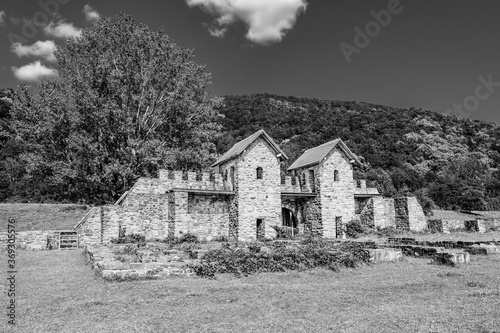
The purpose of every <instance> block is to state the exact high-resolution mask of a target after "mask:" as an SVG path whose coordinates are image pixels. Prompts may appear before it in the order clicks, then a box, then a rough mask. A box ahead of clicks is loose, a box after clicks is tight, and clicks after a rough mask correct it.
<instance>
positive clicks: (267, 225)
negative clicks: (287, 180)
mask: <svg viewBox="0 0 500 333" xmlns="http://www.w3.org/2000/svg"><path fill="white" fill-rule="evenodd" d="M237 162H238V165H237V168H235V169H236V171H235V177H236V178H237V182H236V183H237V186H238V188H237V193H238V194H237V195H238V198H237V200H238V224H239V225H238V240H240V241H243V240H252V239H256V237H257V219H262V220H263V223H264V235H265V236H266V237H275V235H276V233H275V230H274V229H273V228H272V226H273V225H276V226H279V225H281V193H280V190H279V189H280V188H281V175H280V166H279V161H278V158H277V157H276V156H275V154H274V150H273V149H272V148H271V147H270V146H269V145H268V143H267V142H266V141H265V140H264V139H262V138H258V139H257V140H255V141H254V142H253V143H252V144H251V145H250V146H249V147H248V148H247V150H246V151H245V152H243V153H242V154H241V155H240V157H239V158H238V161H237ZM257 167H261V168H262V169H263V177H262V179H257V175H256V170H257Z"/></svg>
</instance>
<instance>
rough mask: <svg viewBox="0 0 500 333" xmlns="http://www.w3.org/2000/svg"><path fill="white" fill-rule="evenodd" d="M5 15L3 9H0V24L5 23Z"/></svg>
mask: <svg viewBox="0 0 500 333" xmlns="http://www.w3.org/2000/svg"><path fill="white" fill-rule="evenodd" d="M5 16H7V15H6V14H5V10H0V24H3V23H5Z"/></svg>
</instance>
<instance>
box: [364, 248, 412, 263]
mask: <svg viewBox="0 0 500 333" xmlns="http://www.w3.org/2000/svg"><path fill="white" fill-rule="evenodd" d="M366 250H367V251H368V252H369V253H370V261H371V262H374V263H379V262H395V261H400V260H402V259H403V252H402V251H401V250H396V249H366Z"/></svg>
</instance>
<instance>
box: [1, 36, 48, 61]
mask: <svg viewBox="0 0 500 333" xmlns="http://www.w3.org/2000/svg"><path fill="white" fill-rule="evenodd" d="M10 50H11V51H12V52H14V53H15V54H16V55H17V56H18V57H25V56H27V57H30V56H31V57H41V58H43V59H45V60H48V61H51V62H55V61H56V57H55V56H54V51H55V50H56V44H55V43H54V42H53V41H51V40H46V41H41V40H39V41H38V42H36V43H35V44H33V45H22V44H21V43H14V44H12V46H11V47H10Z"/></svg>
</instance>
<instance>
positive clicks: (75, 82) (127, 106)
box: [12, 14, 220, 203]
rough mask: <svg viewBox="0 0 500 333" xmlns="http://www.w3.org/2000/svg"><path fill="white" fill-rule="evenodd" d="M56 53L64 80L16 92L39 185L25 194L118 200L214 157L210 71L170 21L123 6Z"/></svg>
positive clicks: (19, 123) (30, 173) (32, 174)
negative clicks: (161, 24)
mask: <svg viewBox="0 0 500 333" xmlns="http://www.w3.org/2000/svg"><path fill="white" fill-rule="evenodd" d="M55 55H56V58H57V62H58V66H59V75H60V78H59V80H57V81H52V82H50V81H47V82H43V83H42V84H41V85H40V86H39V92H38V93H37V94H34V93H32V92H30V91H29V90H28V88H27V87H26V86H20V88H19V89H18V90H17V92H16V94H15V98H14V103H13V110H12V117H13V123H14V126H15V128H16V132H17V136H18V137H19V138H20V140H21V141H22V143H23V144H25V146H26V150H25V151H24V153H23V154H22V155H21V156H20V160H21V161H22V163H25V165H26V166H27V167H26V175H25V177H24V180H25V181H26V182H28V183H29V184H32V187H31V188H30V189H29V190H28V189H27V190H26V193H24V194H23V195H24V196H27V197H30V198H33V199H35V200H37V198H39V199H40V198H42V197H43V198H44V199H45V200H55V201H85V202H92V203H104V202H110V201H113V200H116V198H117V197H119V196H120V195H121V193H123V192H124V191H125V190H126V189H128V188H130V186H131V185H132V184H133V183H134V182H135V180H136V179H137V178H138V177H140V176H154V175H155V174H156V172H157V170H158V168H159V167H172V168H180V169H186V168H190V169H196V168H202V167H203V166H205V165H207V164H209V163H210V162H211V161H212V160H213V159H214V157H215V145H214V144H213V139H214V138H216V137H217V135H218V133H219V130H220V125H219V124H218V122H217V120H218V117H219V114H218V113H217V112H216V111H214V106H217V105H218V104H219V103H220V101H219V100H217V99H213V100H209V99H208V93H207V91H206V88H207V86H208V85H209V84H210V79H211V77H210V74H208V73H207V72H206V71H205V67H204V66H201V65H199V64H197V63H196V62H195V61H194V52H193V50H189V49H186V48H184V47H181V46H179V45H178V44H176V43H175V42H174V41H173V40H172V39H171V38H170V37H169V36H168V35H167V34H166V33H165V32H164V31H163V30H161V29H160V30H158V31H153V30H151V29H150V28H149V27H147V26H145V25H142V24H136V23H135V22H134V21H133V19H132V18H131V17H130V16H127V15H124V14H121V15H119V16H117V17H113V18H101V19H100V20H99V21H97V22H96V23H94V24H93V25H92V27H90V28H88V29H85V30H84V31H83V33H82V35H81V36H80V37H78V38H72V39H69V40H68V41H67V42H66V43H65V45H64V46H62V47H60V48H58V49H57V51H56V54H55ZM26 188H27V187H26Z"/></svg>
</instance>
